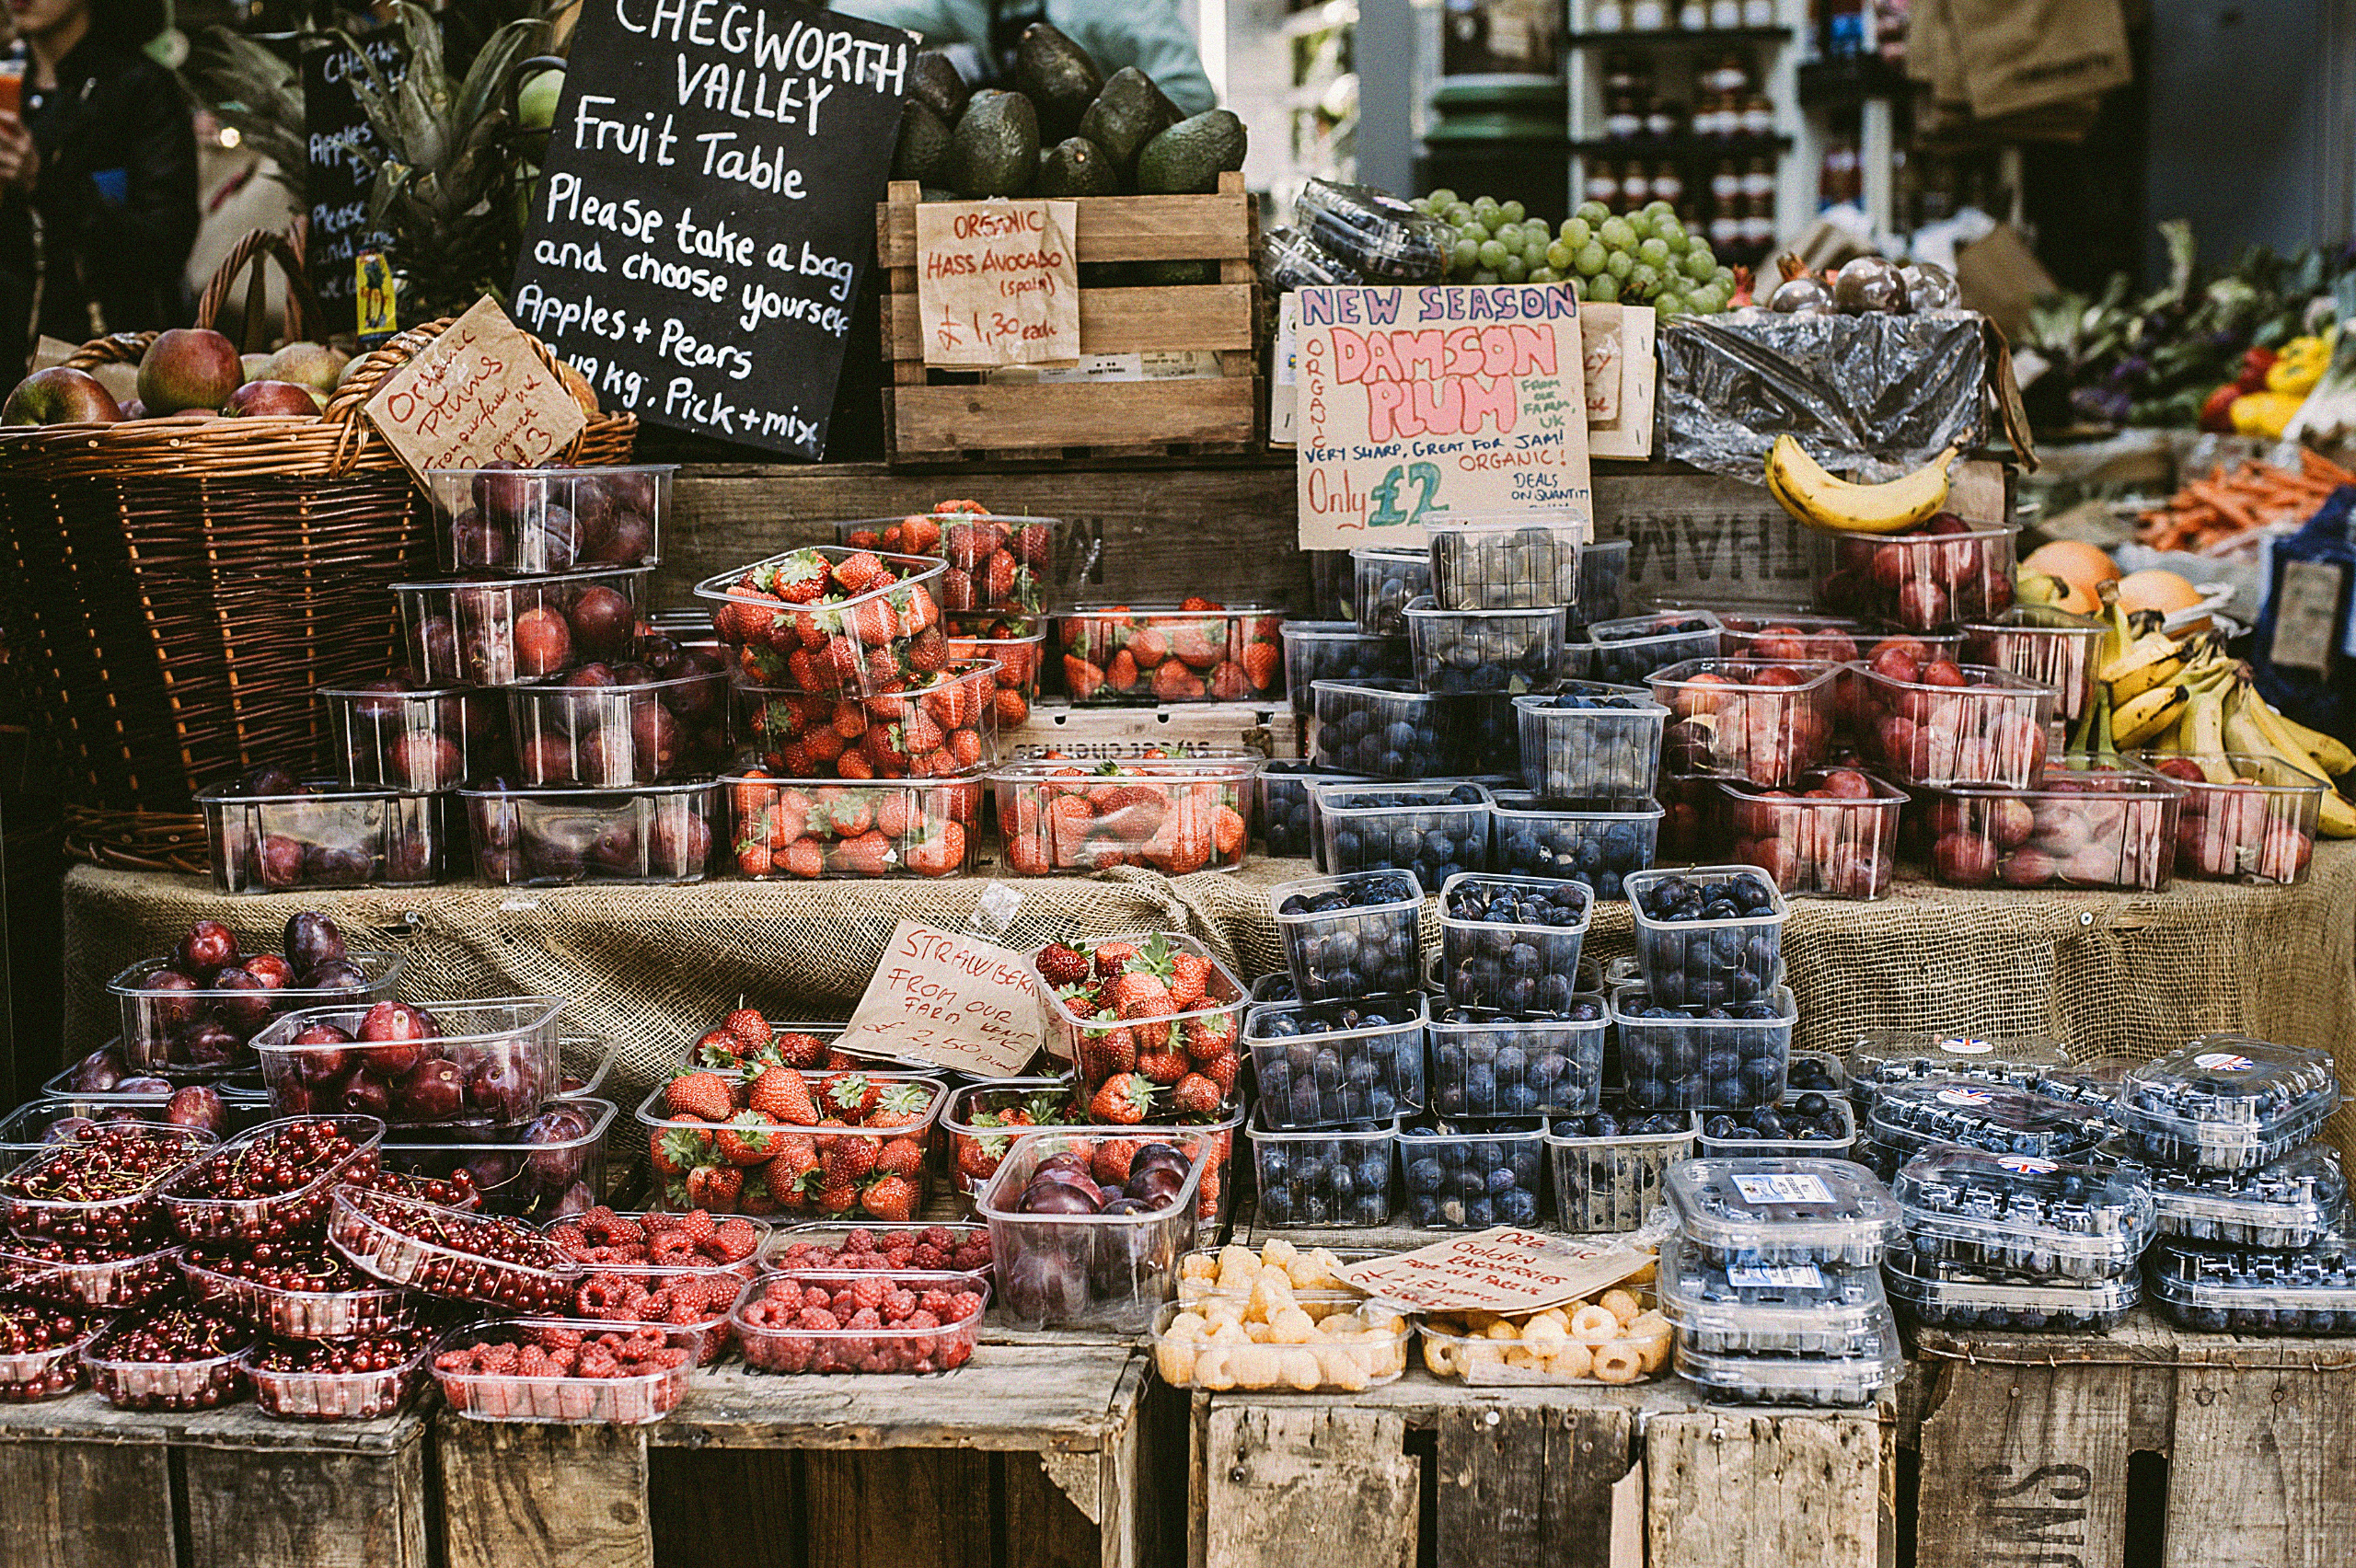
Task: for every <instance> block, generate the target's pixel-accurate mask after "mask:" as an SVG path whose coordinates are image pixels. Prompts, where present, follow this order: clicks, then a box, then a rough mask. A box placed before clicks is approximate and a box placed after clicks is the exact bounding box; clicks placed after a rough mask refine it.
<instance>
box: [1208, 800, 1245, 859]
mask: <svg viewBox="0 0 2356 1568" xmlns="http://www.w3.org/2000/svg"><path fill="white" fill-rule="evenodd" d="M1211 852H1212V853H1213V854H1214V855H1215V856H1217V857H1218V860H1219V861H1220V863H1221V864H1225V863H1226V862H1227V861H1229V860H1232V859H1235V858H1236V857H1237V856H1238V855H1240V854H1242V852H1243V818H1242V816H1241V815H1240V814H1238V813H1237V812H1236V810H1235V808H1234V807H1232V806H1214V807H1212V808H1211Z"/></svg>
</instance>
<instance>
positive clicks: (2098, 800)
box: [1926, 758, 2185, 893]
mask: <svg viewBox="0 0 2356 1568" xmlns="http://www.w3.org/2000/svg"><path fill="white" fill-rule="evenodd" d="M2184 799H2185V791H2184V789H2183V787H2182V786H2181V785H2179V784H2178V783H2177V781H2176V780H2174V779H2171V778H2165V777H2162V776H2160V775H2157V774H2153V773H2148V772H2145V771H2143V770H2142V769H2131V768H2115V767H2088V766H2084V765H2082V763H2081V762H2080V761H2079V759H2076V758H2065V759H2062V761H2061V762H2060V763H2057V764H2056V765H2054V766H2051V767H2047V768H2046V770H2045V777H2044V780H2043V782H2041V783H2039V784H2038V785H2037V786H2035V787H2034V788H2021V789H2015V788H2012V787H2009V786H2006V785H2002V784H1953V785H1948V786H1946V787H1945V788H1943V789H1938V790H1932V791H1930V792H1929V803H1930V808H1931V809H1930V813H1929V817H1928V821H1927V824H1926V828H1927V836H1928V837H1929V840H1930V850H1931V853H1930V861H1931V872H1932V874H1933V875H1934V877H1936V878H1937V879H1938V880H1939V881H1940V882H1945V883H1946V884H1947V885H1948V886H1950V887H1992V886H1997V885H2002V886H2004V887H2015V888H2035V887H2077V888H2114V889H2117V890H2119V891H2120V892H2126V893H2135V892H2143V893H2158V892H2163V891H2165V889H2166V887H2167V885H2168V881H2169V877H2170V874H2171V873H2172V872H2173V871H2175V870H2176V869H2177V813H2178V812H2179V811H2180V810H2181V808H2182V805H2183V802H2184Z"/></svg>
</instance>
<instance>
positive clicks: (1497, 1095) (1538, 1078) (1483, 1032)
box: [1427, 996, 1611, 1117]
mask: <svg viewBox="0 0 2356 1568" xmlns="http://www.w3.org/2000/svg"><path fill="white" fill-rule="evenodd" d="M1572 1001H1573V1004H1574V1005H1575V1006H1576V1007H1577V1008H1579V1009H1580V1010H1582V1011H1591V1012H1592V1013H1593V1014H1594V1016H1593V1017H1592V1018H1573V1017H1550V1016H1546V1015H1543V1014H1536V1015H1533V1014H1527V1013H1524V1014H1512V1013H1496V1012H1491V1011H1488V1010H1487V1009H1451V1010H1454V1011H1459V1012H1461V1013H1465V1014H1469V1015H1470V1016H1467V1017H1461V1018H1458V1019H1454V1020H1446V1019H1439V1018H1435V1019H1434V1020H1432V1021H1431V1024H1430V1026H1429V1028H1428V1030H1427V1035H1428V1037H1429V1039H1430V1042H1431V1058H1432V1071H1431V1079H1432V1109H1433V1110H1434V1111H1435V1112H1436V1113H1438V1114H1440V1115H1442V1116H1469V1117H1482V1116H1528V1115H1548V1116H1564V1115H1568V1116H1584V1115H1587V1114H1588V1113H1591V1112H1593V1111H1594V1110H1596V1108H1597V1107H1598V1106H1599V1105H1600V1103H1601V1102H1602V1097H1603V1037H1604V1033H1605V1032H1606V1031H1608V1030H1609V1029H1610V1028H1611V1018H1610V1014H1609V1012H1608V1011H1607V1010H1606V1004H1605V1002H1604V999H1603V998H1602V997H1599V996H1576V997H1573V998H1572Z"/></svg>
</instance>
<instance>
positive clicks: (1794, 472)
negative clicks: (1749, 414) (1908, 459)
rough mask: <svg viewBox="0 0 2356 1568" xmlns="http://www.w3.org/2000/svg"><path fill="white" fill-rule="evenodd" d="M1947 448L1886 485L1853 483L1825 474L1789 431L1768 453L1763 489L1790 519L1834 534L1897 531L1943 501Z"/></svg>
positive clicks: (1951, 455)
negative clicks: (1790, 515)
mask: <svg viewBox="0 0 2356 1568" xmlns="http://www.w3.org/2000/svg"><path fill="white" fill-rule="evenodd" d="M1953 461H1955V448H1954V447H1952V446H1950V447H1948V448H1947V449H1946V451H1944V452H1942V453H1940V454H1939V455H1937V456H1936V457H1934V458H1932V459H1931V460H1930V461H1929V462H1928V463H1926V464H1924V465H1923V467H1920V468H1917V469H1915V470H1914V471H1913V472H1912V473H1911V474H1908V475H1906V476H1905V477H1903V478H1896V479H1892V480H1890V481H1889V482H1888V483H1887V484H1879V485H1861V484H1855V483H1853V482H1852V481H1850V480H1848V479H1844V478H1839V477H1838V476H1836V475H1833V474H1829V473H1827V472H1825V471H1824V468H1823V467H1822V466H1821V465H1819V463H1818V462H1817V460H1816V459H1815V458H1813V457H1811V456H1809V455H1807V450H1806V449H1805V448H1803V447H1802V446H1801V445H1800V444H1799V443H1798V442H1797V441H1796V440H1794V439H1793V438H1792V437H1790V436H1788V435H1779V436H1777V437H1776V438H1775V444H1774V445H1773V447H1772V448H1770V449H1769V451H1768V453H1767V489H1768V490H1769V491H1770V492H1771V493H1773V496H1774V497H1775V499H1776V500H1777V501H1778V502H1782V503H1783V507H1784V511H1786V512H1788V513H1791V514H1792V516H1793V518H1794V519H1795V520H1796V521H1797V522H1799V523H1802V524H1805V525H1807V526H1808V527H1811V528H1821V529H1823V530H1825V531H1826V532H1828V533H1834V534H1896V533H1900V532H1902V531H1904V530H1905V529H1908V528H1911V527H1912V526H1914V525H1916V524H1917V523H1920V522H1922V521H1923V520H1924V519H1925V518H1928V517H1929V516H1930V515H1931V514H1932V513H1935V512H1937V511H1938V510H1939V508H1940V507H1942V506H1944V505H1946V499H1947V465H1948V464H1949V463H1951V462H1953Z"/></svg>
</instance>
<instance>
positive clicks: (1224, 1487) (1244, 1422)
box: [1203, 1404, 1422, 1568]
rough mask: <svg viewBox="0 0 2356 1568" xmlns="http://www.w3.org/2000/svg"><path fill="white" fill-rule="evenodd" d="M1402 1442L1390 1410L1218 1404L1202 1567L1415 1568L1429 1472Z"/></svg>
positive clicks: (1209, 1438)
mask: <svg viewBox="0 0 2356 1568" xmlns="http://www.w3.org/2000/svg"><path fill="white" fill-rule="evenodd" d="M1405 1436H1406V1423H1405V1422H1404V1421H1403V1419H1402V1418H1401V1417H1400V1416H1398V1415H1396V1414H1394V1413H1392V1412H1388V1411H1374V1410H1362V1409H1353V1408H1351V1407H1350V1406H1348V1405H1329V1406H1310V1405H1292V1406H1287V1405H1252V1404H1227V1405H1218V1406H1214V1407H1213V1408H1212V1410H1211V1412H1210V1414H1209V1418H1208V1423H1207V1432H1206V1435H1205V1439H1204V1444H1205V1453H1204V1461H1203V1474H1204V1478H1205V1516H1204V1528H1203V1537H1204V1541H1205V1551H1204V1568H1301V1565H1302V1564H1305V1563H1333V1564H1337V1565H1342V1568H1414V1565H1415V1538H1416V1531H1417V1518H1418V1511H1419V1507H1420V1501H1421V1500H1420V1497H1419V1490H1420V1484H1421V1475H1422V1466H1421V1464H1420V1463H1419V1462H1418V1461H1417V1460H1416V1459H1415V1458H1413V1457H1412V1456H1410V1455H1408V1454H1407V1453H1406V1452H1405V1451H1404V1450H1405Z"/></svg>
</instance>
